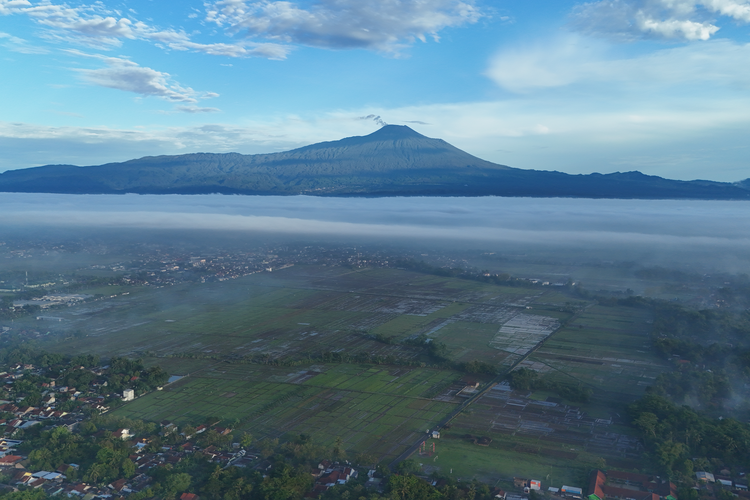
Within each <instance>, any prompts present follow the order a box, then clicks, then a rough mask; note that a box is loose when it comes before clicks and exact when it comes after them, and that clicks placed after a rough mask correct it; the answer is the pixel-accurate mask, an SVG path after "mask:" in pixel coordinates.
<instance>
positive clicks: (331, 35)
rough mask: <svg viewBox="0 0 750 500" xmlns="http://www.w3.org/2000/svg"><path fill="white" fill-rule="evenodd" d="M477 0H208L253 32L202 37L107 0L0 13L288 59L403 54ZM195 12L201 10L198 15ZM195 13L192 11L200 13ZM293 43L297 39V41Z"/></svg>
mask: <svg viewBox="0 0 750 500" xmlns="http://www.w3.org/2000/svg"><path fill="white" fill-rule="evenodd" d="M473 2H474V0H383V1H381V2H378V3H374V4H373V3H368V2H361V1H358V0H319V1H318V2H317V3H315V4H314V5H312V6H311V7H310V8H308V9H305V8H303V7H300V6H298V5H297V4H295V3H293V2H289V1H270V0H263V1H250V0H247V1H244V0H221V1H218V2H213V3H211V2H209V3H207V4H206V20H207V21H210V22H214V23H216V24H218V25H220V26H225V27H226V28H227V30H228V33H229V34H230V35H232V34H236V33H239V32H243V33H245V34H247V35H249V38H257V39H259V40H258V41H250V40H249V39H248V38H244V39H241V40H232V41H230V42H227V43H221V42H219V43H200V42H199V41H196V40H194V39H193V36H192V35H189V34H187V33H185V32H184V31H182V30H175V29H161V28H158V27H156V26H152V25H150V24H148V23H145V22H142V21H139V20H137V19H135V18H134V17H132V15H133V14H134V13H132V12H131V13H126V14H128V15H127V16H126V17H123V16H122V14H121V13H120V12H119V11H117V10H109V9H107V8H105V7H104V5H103V4H102V3H100V2H94V3H93V4H90V5H86V4H82V5H78V6H69V5H67V4H64V3H63V4H56V3H52V1H51V0H42V1H37V2H35V3H31V2H30V1H28V0H0V15H12V14H18V15H27V16H29V17H30V18H32V19H33V20H35V21H36V22H37V23H39V24H40V25H42V26H44V27H45V28H46V29H47V32H46V33H43V34H42V36H44V37H45V38H47V39H48V40H51V41H55V42H63V43H75V44H83V45H87V46H91V47H96V48H99V49H107V48H111V47H118V46H120V45H121V44H122V41H123V40H125V39H131V40H145V41H149V42H151V43H154V44H156V45H157V46H160V47H163V48H168V49H172V50H184V51H194V52H201V53H204V54H209V55H214V56H224V57H236V58H246V57H261V58H267V59H285V58H286V57H287V55H288V54H289V52H290V51H291V50H292V49H293V45H294V44H299V45H308V46H315V47H325V48H336V49H351V48H365V49H374V50H379V51H385V52H390V53H394V54H395V53H398V51H399V50H400V49H401V48H403V47H405V46H408V45H409V44H411V43H413V42H414V41H416V40H421V41H426V39H427V37H431V38H433V39H435V40H437V39H438V33H439V32H440V31H441V30H443V29H445V28H449V27H455V26H461V25H465V24H469V23H474V22H476V21H477V20H478V19H479V18H480V17H481V16H482V14H481V13H480V11H479V9H478V8H477V7H475V6H474V3H473ZM193 14H194V13H193ZM193 14H191V16H192V15H193ZM290 44H291V45H290Z"/></svg>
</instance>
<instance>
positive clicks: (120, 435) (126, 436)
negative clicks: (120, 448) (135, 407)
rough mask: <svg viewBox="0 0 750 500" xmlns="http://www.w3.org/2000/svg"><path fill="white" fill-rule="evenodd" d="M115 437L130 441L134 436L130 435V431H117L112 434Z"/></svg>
mask: <svg viewBox="0 0 750 500" xmlns="http://www.w3.org/2000/svg"><path fill="white" fill-rule="evenodd" d="M112 436H113V437H116V438H120V439H122V440H123V441H125V440H127V439H130V438H131V437H133V435H132V434H131V433H130V429H117V430H116V431H114V432H113V433H112Z"/></svg>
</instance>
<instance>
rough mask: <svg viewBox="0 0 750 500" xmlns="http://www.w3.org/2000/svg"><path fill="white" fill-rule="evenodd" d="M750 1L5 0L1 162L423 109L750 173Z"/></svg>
mask: <svg viewBox="0 0 750 500" xmlns="http://www.w3.org/2000/svg"><path fill="white" fill-rule="evenodd" d="M749 42H750V0H703V1H696V0H593V1H589V2H581V1H571V0H493V1H489V0H379V1H376V2H365V1H362V0H289V1H276V0H263V1H255V0H205V1H196V0H184V1H181V2H176V1H172V0H133V1H122V0H117V1H115V0H100V1H77V0H70V1H67V2H63V1H60V0H0V171H4V170H10V169H16V168H26V167H31V166H38V165H45V164H57V163H65V164H74V165H95V164H102V163H106V162H115V161H125V160H128V159H131V158H138V157H141V156H151V155H162V154H183V153H192V152H216V153H221V152H239V153H244V154H256V153H270V152H276V151H285V150H289V149H293V148H296V147H300V146H304V145H307V144H311V143H315V142H320V141H331V140H337V139H341V138H343V137H348V136H353V135H366V134H369V133H372V132H374V131H376V130H377V129H378V128H379V127H380V126H382V125H383V124H385V123H388V124H398V125H409V126H410V127H412V128H413V129H415V130H416V131H418V132H420V133H422V134H424V135H426V136H428V137H436V138H441V139H444V140H446V141H447V142H449V143H451V144H453V145H454V146H456V147H459V148H461V149H463V150H465V151H467V152H468V153H471V154H473V155H475V156H478V157H480V158H483V159H486V160H489V161H492V162H495V163H499V164H503V165H509V166H512V167H517V168H525V169H538V170H558V171H563V172H568V173H574V174H577V173H591V172H601V173H609V172H617V171H620V172H625V171H632V170H639V171H641V172H644V173H647V174H651V175H660V176H663V177H668V178H674V179H686V180H687V179H710V180H716V181H739V180H742V179H746V178H749V177H750V164H749V163H748V158H750V141H749V140H747V136H748V131H750V43H749Z"/></svg>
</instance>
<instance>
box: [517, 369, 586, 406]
mask: <svg viewBox="0 0 750 500" xmlns="http://www.w3.org/2000/svg"><path fill="white" fill-rule="evenodd" d="M508 380H509V381H510V386H511V387H512V388H513V389H518V390H523V391H548V392H551V393H553V394H555V395H557V396H559V397H561V398H563V399H566V400H568V401H571V402H573V403H588V402H589V400H590V399H591V396H592V395H593V393H594V391H593V390H592V389H591V388H590V387H583V386H582V385H580V384H579V385H578V386H575V387H574V386H570V385H566V384H563V383H561V382H559V381H558V380H555V379H553V378H551V377H540V376H539V373H538V372H536V371H534V370H531V369H529V368H520V369H518V370H515V371H512V372H510V373H509V374H508Z"/></svg>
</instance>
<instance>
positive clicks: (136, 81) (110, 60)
mask: <svg viewBox="0 0 750 500" xmlns="http://www.w3.org/2000/svg"><path fill="white" fill-rule="evenodd" d="M68 52H72V53H75V54H78V55H84V56H88V57H93V58H96V59H100V60H102V61H104V63H105V64H106V67H105V68H99V69H76V70H75V71H77V72H78V73H79V74H80V75H81V77H82V78H83V80H84V81H86V82H87V83H91V84H93V85H99V86H100V87H107V88H111V89H117V90H123V91H125V92H133V93H136V94H140V95H142V96H154V97H160V98H162V99H166V100H168V101H173V102H187V103H196V102H198V98H210V97H216V96H218V94H216V93H214V92H204V93H200V92H196V91H194V90H193V89H191V88H189V87H182V86H180V85H179V84H177V83H174V82H172V81H171V78H170V75H169V73H163V72H161V71H156V70H154V69H151V68H147V67H143V66H139V65H138V64H136V63H134V62H132V61H129V60H127V59H122V58H119V57H103V56H96V55H88V54H83V53H81V52H78V51H68Z"/></svg>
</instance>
